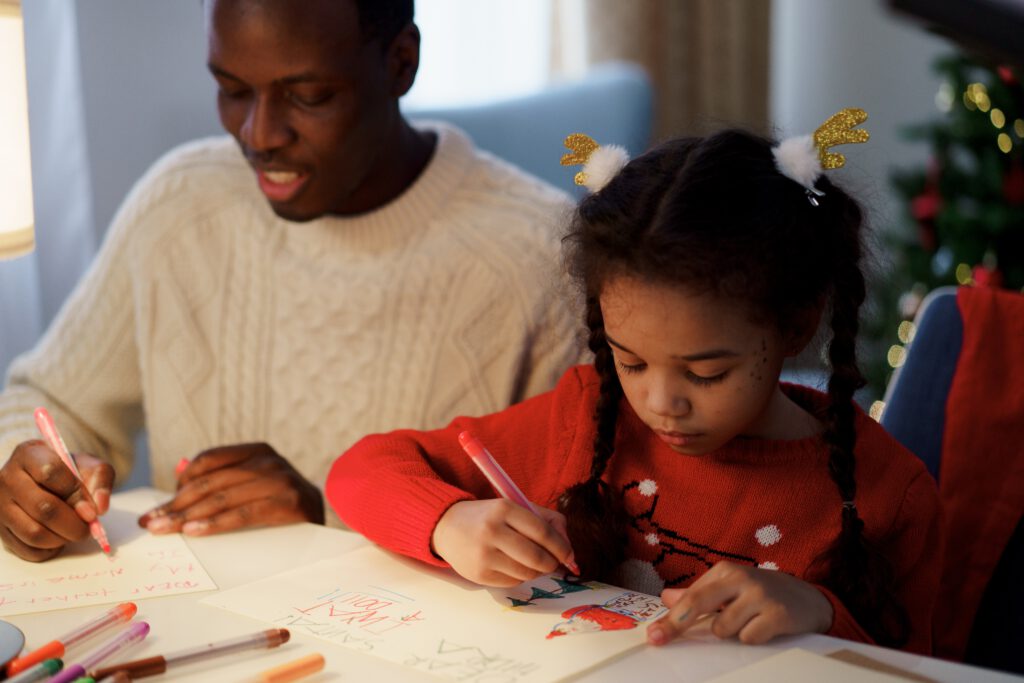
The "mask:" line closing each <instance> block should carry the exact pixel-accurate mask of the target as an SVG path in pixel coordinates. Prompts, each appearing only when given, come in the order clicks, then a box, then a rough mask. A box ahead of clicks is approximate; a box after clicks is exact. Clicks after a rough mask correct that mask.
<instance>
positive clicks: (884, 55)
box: [770, 0, 952, 230]
mask: <svg viewBox="0 0 1024 683" xmlns="http://www.w3.org/2000/svg"><path fill="white" fill-rule="evenodd" d="M772 23H773V36H772V44H771V58H772V67H771V79H772V82H771V89H770V91H771V108H770V111H771V117H772V120H773V122H774V123H775V125H776V127H777V129H778V130H779V132H780V133H781V134H782V135H784V136H785V135H800V134H806V133H811V132H812V131H814V129H815V128H817V127H818V126H819V125H821V123H822V122H823V121H824V120H825V118H827V117H828V116H830V115H831V114H833V113H834V112H836V111H838V110H839V109H843V108H845V107H860V108H861V109H864V110H866V111H867V112H868V121H867V122H866V123H865V124H864V125H863V127H864V128H866V129H867V130H869V131H870V132H871V140H870V142H868V143H867V144H865V145H850V146H846V147H843V148H840V149H839V150H837V151H842V152H844V153H845V154H846V158H847V165H846V167H844V168H843V169H842V170H841V171H837V172H836V173H838V174H839V180H840V181H841V182H844V184H845V185H846V186H847V187H848V188H849V189H850V190H851V191H853V192H855V193H856V195H857V196H858V197H860V198H862V199H863V200H864V201H865V203H866V204H867V205H868V207H869V211H870V214H871V218H872V222H873V224H874V225H875V227H876V229H879V230H885V229H888V228H891V227H892V226H893V225H895V224H896V223H897V222H898V221H900V220H901V211H902V206H901V204H900V203H899V201H898V200H897V197H896V195H895V194H894V193H893V191H892V190H891V189H890V187H889V181H888V177H889V172H890V170H891V169H892V168H893V167H894V166H900V165H917V164H920V163H921V162H923V161H924V160H925V159H926V158H927V150H926V148H924V147H923V146H921V145H912V144H910V143H908V142H906V141H904V140H903V139H901V138H900V135H899V129H900V127H902V126H904V125H905V124H908V123H917V122H920V121H924V120H927V119H929V118H932V117H936V116H938V111H937V109H936V107H935V93H936V91H937V90H938V88H939V84H940V81H939V79H938V77H937V76H936V75H935V74H933V73H932V71H931V63H932V60H933V59H934V58H935V57H936V56H938V55H939V54H943V53H947V52H950V51H951V50H952V46H951V44H950V43H949V42H948V41H947V40H945V39H943V38H939V37H936V36H933V35H930V34H928V33H926V32H924V31H923V30H922V29H921V28H919V27H918V26H917V25H916V24H914V23H911V22H910V21H909V20H906V19H904V18H903V17H900V16H896V15H892V14H890V13H889V12H888V10H887V9H886V6H885V3H884V2H883V0H773V7H772Z"/></svg>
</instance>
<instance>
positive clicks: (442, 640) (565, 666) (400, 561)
mask: <svg viewBox="0 0 1024 683" xmlns="http://www.w3.org/2000/svg"><path fill="white" fill-rule="evenodd" d="M202 602H203V603H206V604H209V605H214V606H217V607H221V608H224V609H227V610H231V611H232V612H237V613H239V614H243V615H245V616H249V617H252V618H254V619H258V620H260V621H264V622H267V623H268V624H273V625H275V626H278V627H286V628H288V629H290V630H292V631H295V632H300V633H306V634H309V635H312V636H315V637H318V638H322V639H324V640H328V641H330V642H332V643H335V644H338V645H343V646H345V647H349V648H352V649H355V650H359V651H362V652H366V653H369V654H373V655H376V656H379V657H382V658H384V659H388V660H390V661H393V662H397V663H399V664H402V665H404V666H407V667H410V668H413V669H417V670H419V671H424V672H427V673H431V674H435V675H437V676H439V677H443V678H454V679H457V680H460V681H479V682H483V681H509V682H511V681H520V682H524V683H525V682H531V683H532V682H538V681H554V680H560V679H563V678H565V677H567V676H571V675H574V674H578V673H582V672H583V671H585V670H587V669H590V668H592V667H594V666H596V665H598V664H600V663H602V662H605V661H607V660H609V659H611V658H612V657H616V656H618V655H621V654H624V653H626V652H628V651H630V650H632V649H633V648H635V647H637V646H640V645H642V644H643V643H644V639H645V629H644V627H643V626H642V624H643V623H644V622H646V621H650V620H651V619H654V618H656V617H658V616H660V615H661V614H662V613H663V612H664V610H665V608H664V606H663V605H662V604H661V601H660V600H659V599H658V598H656V597H653V596H650V595H644V594H642V593H635V592H632V591H628V590H626V589H623V588H615V587H612V586H607V585H605V584H601V583H587V584H578V583H575V582H572V581H569V580H566V579H564V578H563V577H562V576H561V575H549V576H546V577H541V578H539V579H536V580H534V581H530V582H527V583H525V584H522V585H521V586H519V587H517V588H512V589H485V588H482V587H480V586H477V585H475V584H472V583H470V582H468V581H466V580H464V579H462V578H461V577H459V576H457V575H456V574H455V573H454V572H451V571H445V570H439V569H436V568H433V567H428V566H427V565H425V564H422V563H419V562H414V561H412V560H409V559H406V558H400V557H397V556H395V555H392V554H390V553H386V552H384V551H382V550H380V549H379V548H376V547H372V546H370V547H364V548H360V549H358V550H353V551H351V552H349V553H346V554H344V555H342V556H340V557H338V558H337V559H331V560H324V561H321V562H318V563H316V564H313V565H310V566H309V567H305V568H302V569H296V570H294V571H290V572H285V573H282V574H278V575H276V576H272V577H270V578H268V579H263V580H260V581H256V582H253V583H250V584H247V585H245V586H239V587H237V588H233V589H231V590H227V591H223V592H220V593H217V594H215V595H211V596H208V597H206V598H204V599H203V600H202Z"/></svg>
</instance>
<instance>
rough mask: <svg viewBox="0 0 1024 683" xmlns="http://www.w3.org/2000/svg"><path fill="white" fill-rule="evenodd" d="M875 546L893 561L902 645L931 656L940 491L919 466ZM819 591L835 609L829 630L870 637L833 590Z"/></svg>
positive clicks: (938, 567) (862, 638)
mask: <svg viewBox="0 0 1024 683" xmlns="http://www.w3.org/2000/svg"><path fill="white" fill-rule="evenodd" d="M879 550H880V551H881V552H882V553H883V554H884V555H885V556H886V557H887V558H888V559H889V562H890V563H891V566H892V570H893V576H894V580H895V581H894V583H895V598H896V601H897V602H898V603H899V604H900V605H901V606H902V607H903V609H904V610H905V611H906V616H907V624H908V626H909V637H908V639H907V642H906V644H904V645H903V647H902V649H904V650H907V651H910V652H916V653H919V654H925V655H930V654H931V652H932V632H931V624H932V614H933V612H934V610H935V599H936V595H937V594H938V590H939V577H940V571H941V568H942V555H943V552H944V545H943V536H942V520H941V514H940V507H939V498H938V491H937V489H936V487H935V482H934V480H933V479H932V478H931V476H930V475H929V474H928V473H927V471H925V469H924V467H923V466H922V467H921V471H920V472H919V473H918V475H917V476H916V477H914V479H913V480H912V481H911V482H910V484H909V485H908V486H907V489H906V493H905V495H904V497H903V502H902V504H901V505H900V509H899V512H898V513H897V515H896V518H895V520H894V521H893V524H892V527H891V529H890V530H889V533H888V534H887V535H886V536H885V537H884V538H883V539H881V541H880V542H879ZM819 589H820V588H819ZM820 590H822V592H823V593H824V594H825V597H827V598H828V599H829V601H830V602H831V603H832V607H833V609H834V610H835V617H834V619H833V622H832V628H831V629H830V630H829V631H828V635H831V636H836V637H838V638H846V639H848V640H857V641H861V642H866V643H873V642H874V641H873V640H872V638H871V637H870V635H868V633H867V632H866V631H865V630H864V629H863V628H862V627H861V626H860V624H858V623H857V621H856V619H854V617H853V615H852V614H850V612H849V610H847V609H846V607H845V606H844V605H843V604H842V603H841V602H840V601H839V600H838V599H837V598H836V597H835V596H834V595H832V593H830V592H829V591H827V590H824V589H820Z"/></svg>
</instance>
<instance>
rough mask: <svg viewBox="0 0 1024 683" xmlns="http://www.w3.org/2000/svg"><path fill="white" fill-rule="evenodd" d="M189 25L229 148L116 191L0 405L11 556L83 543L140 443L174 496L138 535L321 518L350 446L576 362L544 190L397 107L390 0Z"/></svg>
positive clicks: (497, 404)
mask: <svg viewBox="0 0 1024 683" xmlns="http://www.w3.org/2000/svg"><path fill="white" fill-rule="evenodd" d="M204 9H205V16H206V23H207V33H208V37H209V42H208V45H209V53H208V62H209V69H210V71H211V73H212V74H213V77H214V78H215V79H216V81H217V83H218V86H219V91H218V94H217V103H218V109H219V112H220V118H221V121H222V123H223V125H224V127H225V129H226V130H227V131H228V132H229V133H231V135H232V136H233V137H234V139H235V141H236V142H237V145H236V144H235V143H234V142H232V141H231V140H230V139H227V138H224V139H208V140H200V141H197V142H194V143H191V144H189V145H185V146H183V147H181V148H179V149H177V150H174V151H172V152H171V153H169V154H168V155H167V156H165V157H164V158H163V159H162V160H161V161H159V162H158V163H157V164H156V165H155V166H154V167H153V168H152V169H151V170H150V171H149V173H147V174H146V176H145V177H144V178H143V179H142V180H141V181H139V183H138V184H137V185H136V187H135V188H134V189H133V190H132V192H131V194H130V195H129V197H128V198H127V199H126V201H125V203H124V205H123V206H122V207H121V210H120V211H119V213H118V215H117V217H116V218H115V220H114V223H113V225H112V227H111V229H110V231H109V233H108V235H107V238H106V241H105V243H104V246H103V248H102V249H101V251H100V253H99V254H98V255H97V257H96V260H95V262H94V263H93V265H92V267H91V269H90V271H89V273H88V274H87V275H86V277H85V278H84V279H83V281H82V282H81V283H80V284H79V286H78V288H77V289H76V291H75V292H74V294H73V295H72V296H71V298H70V299H69V301H68V302H67V303H66V304H65V306H64V308H63V310H62V311H61V313H60V314H59V315H58V317H57V319H56V320H55V321H54V323H53V325H52V326H51V328H50V329H49V330H48V332H47V334H46V335H45V336H44V338H43V339H42V341H41V342H40V343H39V345H38V346H37V347H36V348H35V349H34V350H33V351H31V352H30V353H28V354H26V355H25V356H22V357H21V358H19V359H17V360H16V361H15V362H14V363H13V364H12V366H11V370H10V373H9V378H8V380H9V381H8V386H7V387H6V389H5V391H4V392H3V394H0V452H3V453H11V457H10V459H9V460H8V462H7V463H6V464H5V465H4V467H3V468H2V469H0V538H2V540H3V543H4V545H5V546H6V547H7V548H8V549H9V550H10V551H11V552H14V553H15V554H17V555H19V556H21V557H23V558H25V559H29V560H35V561H39V560H45V559H47V558H49V557H52V556H54V555H56V554H57V553H58V552H60V549H61V548H62V547H63V546H64V545H65V544H66V543H68V542H69V541H73V540H77V539H80V538H83V537H84V536H85V535H86V534H87V533H88V532H87V526H86V523H87V522H88V521H91V519H93V518H94V517H95V515H96V513H97V511H98V512H100V513H102V512H104V511H105V510H106V509H107V507H108V505H109V498H110V491H111V489H112V487H113V482H114V468H116V469H117V470H118V471H119V472H120V473H122V474H124V473H125V472H126V471H127V470H128V469H129V468H130V466H131V462H132V457H133V456H132V441H133V438H134V435H135V434H136V433H137V432H138V431H139V429H141V428H142V427H146V428H147V431H148V437H149V445H150V451H151V454H150V457H151V463H152V468H153V480H154V484H155V485H156V486H157V487H159V488H162V489H166V490H174V489H175V488H177V493H176V495H175V497H174V498H173V499H172V500H171V501H170V502H169V503H167V504H165V505H163V506H161V507H159V508H157V509H155V510H153V511H151V512H149V513H147V514H146V515H144V516H143V517H142V519H141V520H140V523H141V524H142V525H144V526H146V527H147V528H148V529H149V530H150V531H152V532H154V533H166V532H174V531H181V532H183V533H186V534H195V535H204V534H211V533H217V532H222V531H228V530H233V529H239V528H243V527H246V526H250V525H268V524H286V523H291V522H296V521H313V522H323V521H324V506H323V501H322V496H321V493H320V490H319V485H320V484H321V483H322V482H323V479H324V476H325V474H326V471H327V469H328V468H329V466H330V464H331V462H332V461H333V459H334V458H335V456H336V455H337V454H338V453H341V452H342V451H343V450H345V449H346V448H347V447H348V446H350V445H351V444H352V443H353V442H354V441H355V440H356V439H358V438H359V437H360V436H361V435H362V434H364V433H368V432H380V431H386V430H388V429H393V428H396V427H427V426H439V425H441V424H443V423H444V422H445V421H447V420H448V419H450V418H451V417H453V416H454V415H456V414H480V413H485V412H492V411H495V410H498V409H500V408H501V407H503V406H505V405H507V404H509V403H513V402H516V401H518V400H521V399H522V398H525V397H527V396H530V395H533V394H536V393H539V392H541V391H543V390H546V389H548V388H549V387H550V386H552V385H553V384H554V381H555V380H556V379H557V378H558V376H559V375H560V374H561V373H562V371H563V370H564V368H565V367H567V366H568V365H570V364H571V363H572V362H574V361H575V360H576V359H577V358H578V347H577V343H576V335H575V334H574V330H575V328H576V319H575V315H574V314H573V312H572V311H571V310H570V308H569V305H568V302H567V301H566V300H565V299H563V298H562V297H561V296H560V295H559V294H558V292H557V291H556V287H555V286H554V285H555V283H556V282H557V268H558V265H557V263H558V259H557V250H558V240H557V234H556V233H557V230H556V224H557V222H558V221H559V220H560V219H561V218H563V214H564V211H565V209H566V208H567V198H566V196H565V195H563V194H562V193H560V192H558V191H556V190H553V189H552V188H550V187H548V186H546V185H544V184H542V183H540V182H539V181H537V180H534V179H532V178H530V177H528V176H526V175H525V174H523V173H521V172H520V171H518V170H516V169H514V168H512V167H510V166H508V165H506V164H504V163H502V162H500V161H498V160H496V159H494V158H492V157H490V156H488V155H486V154H482V153H479V152H477V151H476V150H475V149H474V148H473V147H472V143H471V142H470V141H469V140H468V139H467V138H466V137H465V136H464V135H463V134H462V133H461V132H459V131H458V130H455V129H454V128H451V127H448V126H444V125H441V124H437V125H424V126H422V127H413V126H410V125H409V124H408V123H407V122H406V121H405V120H404V119H403V117H402V115H401V114H400V112H399V109H398V99H399V97H401V96H402V95H403V94H404V93H406V92H407V91H408V90H409V88H410V87H411V86H412V83H413V79H414V78H415V74H416V70H417V66H418V61H419V32H418V30H417V28H416V26H415V25H414V24H413V23H412V0H405V1H401V0H388V1H384V0H303V2H301V3H296V2H290V1H289V0H206V2H205V6H204ZM553 154H555V155H556V156H557V150H554V151H553ZM553 158H554V157H553ZM37 405H45V406H46V407H47V408H49V409H50V411H51V412H52V413H53V414H54V417H55V420H56V422H57V424H58V425H59V427H60V429H61V430H62V432H63V433H64V437H65V439H66V440H67V442H68V445H69V447H70V448H71V449H72V450H73V451H77V455H76V458H77V460H78V463H79V466H80V469H81V472H82V476H83V480H84V482H85V484H86V485H85V486H84V487H83V486H80V485H79V483H78V482H77V480H76V479H75V478H74V477H73V475H72V474H71V472H70V471H69V470H68V469H67V468H66V467H64V466H63V465H61V463H60V461H59V459H58V458H57V456H56V455H55V454H54V453H53V451H51V450H50V449H49V448H48V447H47V446H46V445H44V444H43V443H42V442H41V441H39V440H37V438H36V437H37V434H36V433H35V429H34V426H33V422H32V411H33V408H34V407H35V406H37ZM183 458H186V459H187V463H186V462H182V465H183V466H184V465H186V464H187V466H185V467H184V470H183V471H181V472H180V474H177V473H176V472H175V469H176V464H177V463H179V461H181V460H182V459H183ZM108 463H112V464H113V466H114V467H111V465H110V464H108Z"/></svg>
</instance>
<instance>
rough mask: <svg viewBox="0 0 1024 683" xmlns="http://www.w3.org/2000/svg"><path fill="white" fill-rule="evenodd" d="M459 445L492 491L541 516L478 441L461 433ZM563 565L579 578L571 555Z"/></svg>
mask: <svg viewBox="0 0 1024 683" xmlns="http://www.w3.org/2000/svg"><path fill="white" fill-rule="evenodd" d="M459 444H460V445H461V446H462V450H464V451H466V454H467V455H468V456H469V458H470V460H472V461H473V463H474V464H475V465H476V466H477V467H479V468H480V471H481V472H483V473H484V476H485V477H487V481H489V482H491V486H493V487H494V490H495V491H497V492H498V493H500V494H501V497H502V498H506V499H508V500H511V501H512V502H513V503H516V504H518V505H520V506H522V507H524V508H526V509H527V510H529V511H530V512H532V513H533V514H535V515H537V516H538V517H540V516H541V515H540V512H539V511H538V510H537V506H535V505H534V504H533V503H532V502H530V499H529V498H527V497H526V496H525V495H524V494H523V492H522V491H520V490H519V487H518V486H516V483H515V482H514V481H512V478H511V477H509V476H508V475H507V474H505V470H503V469H501V465H499V464H498V461H497V460H495V459H494V456H493V455H491V454H490V452H489V451H488V450H487V449H486V448H484V445H483V444H482V443H480V440H479V439H477V438H476V437H475V436H473V435H472V434H470V433H469V432H462V433H461V434H459ZM545 521H546V520H545ZM566 540H568V539H566ZM564 564H565V566H566V568H567V569H568V570H569V571H571V572H572V573H573V574H576V575H577V576H579V573H580V568H579V566H577V564H576V562H575V561H573V558H572V555H570V556H569V559H567V560H566V561H565V562H564Z"/></svg>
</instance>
